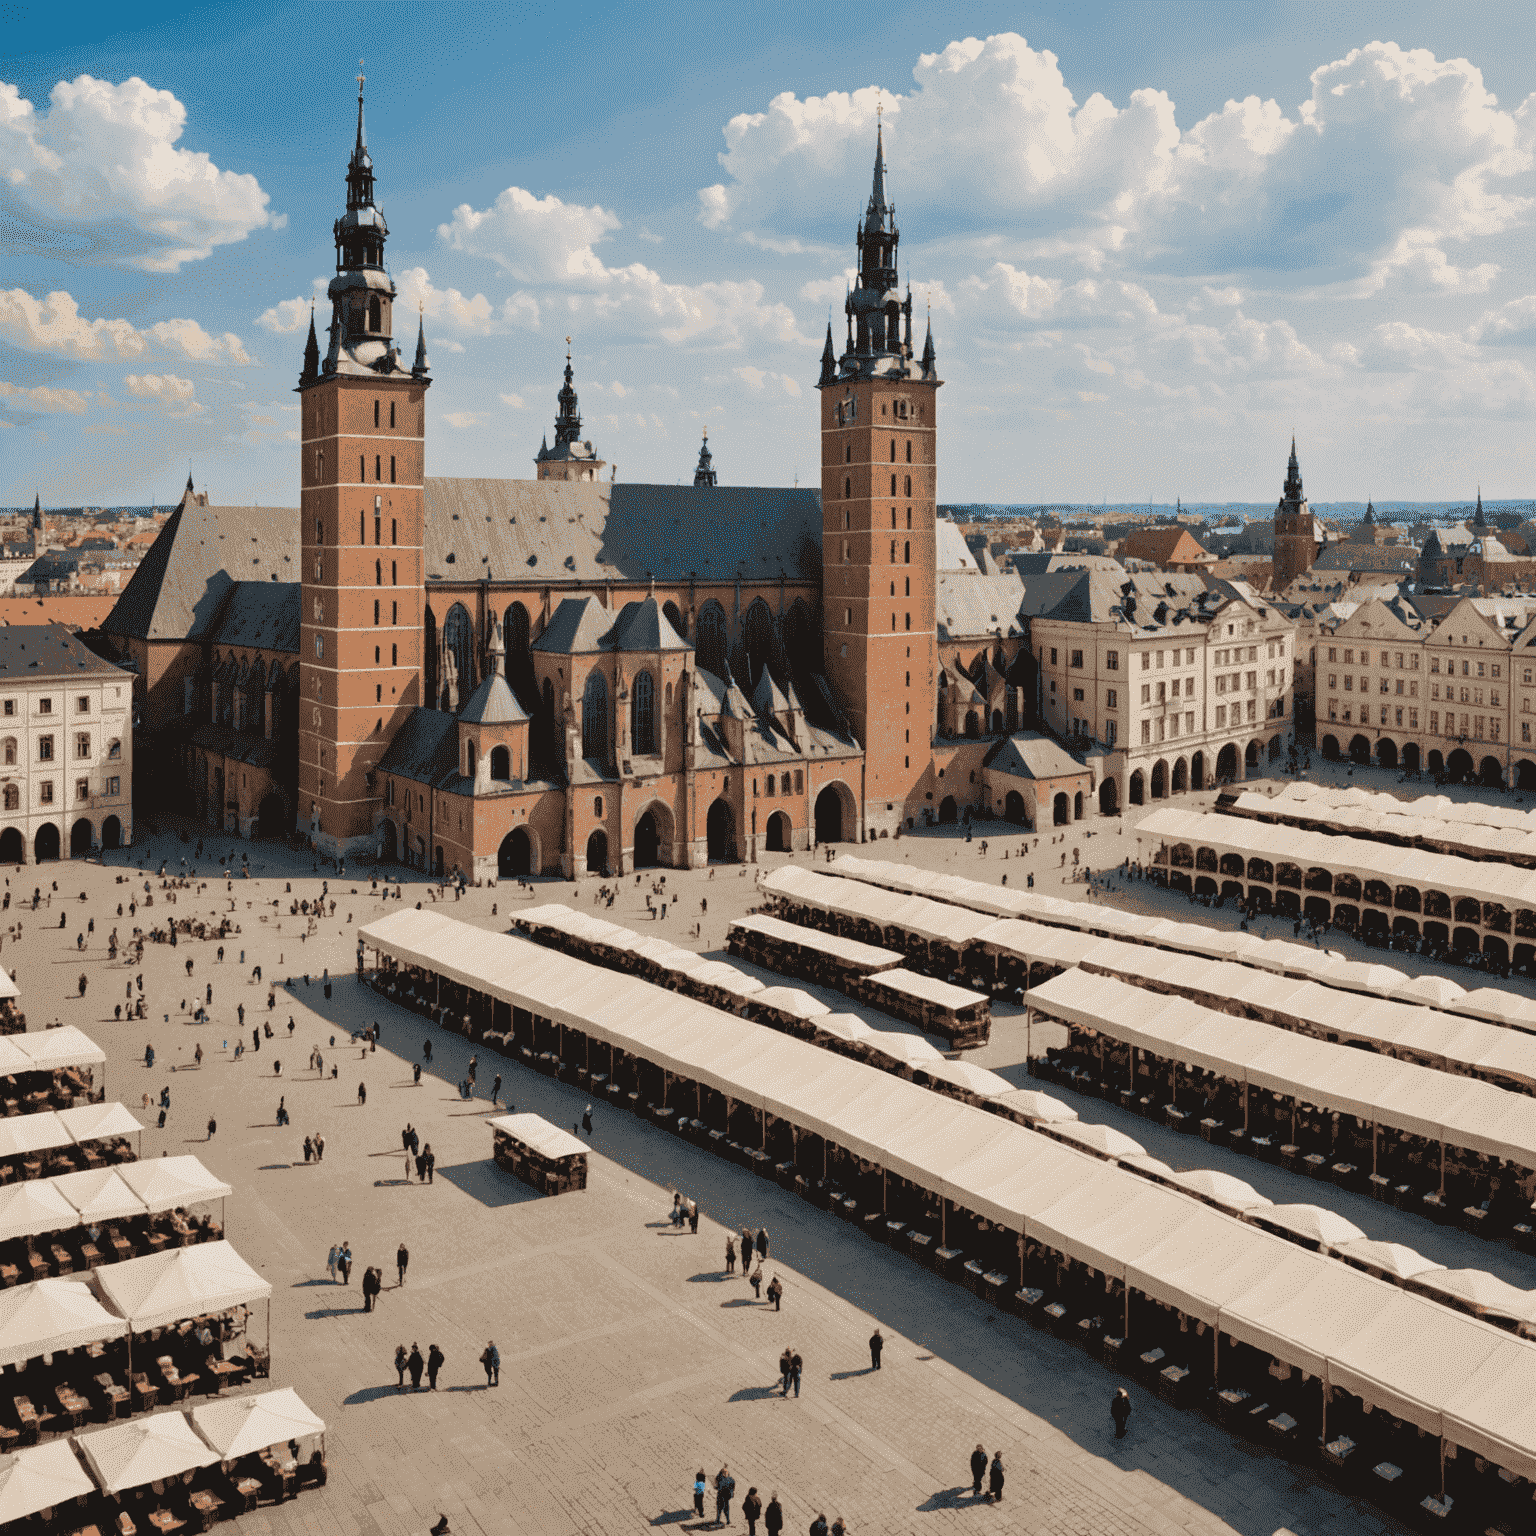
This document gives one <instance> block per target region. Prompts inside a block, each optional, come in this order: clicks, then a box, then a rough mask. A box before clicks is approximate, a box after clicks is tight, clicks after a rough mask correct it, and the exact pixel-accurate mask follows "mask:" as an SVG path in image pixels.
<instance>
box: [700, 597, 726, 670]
mask: <svg viewBox="0 0 1536 1536" xmlns="http://www.w3.org/2000/svg"><path fill="white" fill-rule="evenodd" d="M695 654H696V656H697V659H698V664H699V666H700V667H702V668H703V669H704V671H706V672H712V673H713V674H714V675H715V676H716V677H718V678H720V679H722V680H724V678H725V675H726V671H727V667H726V663H725V609H723V608H722V607H721V606H720V604H719V603H717V602H716V601H715V600H714V599H713V598H711V599H710V600H709V601H708V602H707V603H705V604H704V606H703V607H702V608H700V609H699V632H698V639H697V642H696V646H695Z"/></svg>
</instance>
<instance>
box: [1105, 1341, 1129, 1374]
mask: <svg viewBox="0 0 1536 1536" xmlns="http://www.w3.org/2000/svg"><path fill="white" fill-rule="evenodd" d="M1101 1347H1102V1349H1103V1353H1104V1364H1105V1365H1107V1366H1109V1367H1111V1368H1112V1369H1114V1370H1118V1369H1119V1368H1120V1355H1121V1352H1122V1351H1123V1350H1124V1348H1125V1340H1124V1339H1117V1338H1112V1337H1111V1336H1110V1335H1109V1334H1107V1333H1106V1334H1105V1335H1104V1338H1103V1341H1102V1346H1101Z"/></svg>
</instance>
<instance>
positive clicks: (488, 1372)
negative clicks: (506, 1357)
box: [480, 1339, 501, 1387]
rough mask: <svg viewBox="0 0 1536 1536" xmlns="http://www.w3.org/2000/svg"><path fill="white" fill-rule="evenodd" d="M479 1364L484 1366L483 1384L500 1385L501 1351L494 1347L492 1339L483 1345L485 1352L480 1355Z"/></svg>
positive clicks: (489, 1385)
mask: <svg viewBox="0 0 1536 1536" xmlns="http://www.w3.org/2000/svg"><path fill="white" fill-rule="evenodd" d="M480 1364H481V1365H483V1366H484V1367H485V1384H486V1386H488V1387H499V1386H500V1385H501V1351H500V1350H499V1349H497V1348H496V1341H495V1340H494V1339H493V1340H491V1342H490V1343H488V1344H487V1345H486V1346H485V1352H484V1353H483V1354H482V1355H481V1356H480Z"/></svg>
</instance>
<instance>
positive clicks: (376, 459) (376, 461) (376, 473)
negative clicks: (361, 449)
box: [373, 453, 383, 480]
mask: <svg viewBox="0 0 1536 1536" xmlns="http://www.w3.org/2000/svg"><path fill="white" fill-rule="evenodd" d="M381 466H382V455H380V454H377V453H376V454H374V456H373V478H374V479H375V480H381V479H383V475H382V474H381V473H380V470H381Z"/></svg>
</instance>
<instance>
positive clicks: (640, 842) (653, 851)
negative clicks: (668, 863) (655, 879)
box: [635, 811, 661, 869]
mask: <svg viewBox="0 0 1536 1536" xmlns="http://www.w3.org/2000/svg"><path fill="white" fill-rule="evenodd" d="M660 852H661V834H660V833H659V832H658V831H657V830H656V818H655V817H654V816H653V815H652V814H651V813H650V812H649V811H647V812H646V813H645V815H643V816H642V817H641V818H640V820H639V821H637V822H636V823H635V868H636V869H650V868H652V867H653V866H654V865H656V864H659V863H660V862H661V860H660V858H659V857H658V855H659V854H660Z"/></svg>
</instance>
